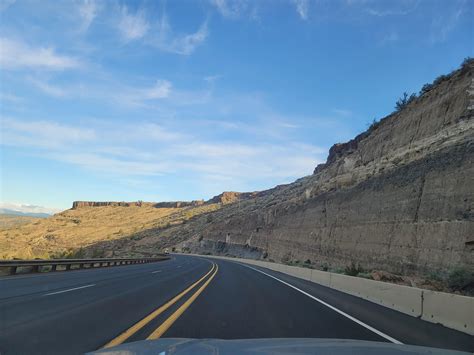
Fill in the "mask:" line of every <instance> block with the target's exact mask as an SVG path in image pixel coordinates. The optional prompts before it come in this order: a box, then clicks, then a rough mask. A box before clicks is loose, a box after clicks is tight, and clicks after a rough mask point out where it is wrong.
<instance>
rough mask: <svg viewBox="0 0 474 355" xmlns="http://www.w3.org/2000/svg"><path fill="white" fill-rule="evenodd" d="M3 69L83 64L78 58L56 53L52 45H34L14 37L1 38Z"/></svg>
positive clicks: (0, 57)
mask: <svg viewBox="0 0 474 355" xmlns="http://www.w3.org/2000/svg"><path fill="white" fill-rule="evenodd" d="M0 66H1V67H2V69H4V70H5V69H18V68H33V69H47V70H64V69H73V68H78V67H80V66H81V63H80V61H79V60H78V59H76V58H74V57H70V56H66V55H60V54H57V53H56V50H55V49H54V48H52V47H33V46H29V45H27V44H26V43H23V42H20V41H16V40H13V39H9V38H5V37H2V38H0Z"/></svg>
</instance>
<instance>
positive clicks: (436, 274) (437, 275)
mask: <svg viewBox="0 0 474 355" xmlns="http://www.w3.org/2000/svg"><path fill="white" fill-rule="evenodd" d="M427 277H428V279H429V280H433V281H443V277H442V276H441V274H440V273H439V272H437V271H430V272H429V273H428V275H427Z"/></svg>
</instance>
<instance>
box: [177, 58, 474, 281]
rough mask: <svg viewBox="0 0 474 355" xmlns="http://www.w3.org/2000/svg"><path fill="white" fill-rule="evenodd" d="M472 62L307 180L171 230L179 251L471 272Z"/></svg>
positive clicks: (333, 155) (340, 150)
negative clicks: (460, 269) (458, 268)
mask: <svg viewBox="0 0 474 355" xmlns="http://www.w3.org/2000/svg"><path fill="white" fill-rule="evenodd" d="M473 71H474V70H473V67H472V62H471V63H469V64H467V65H464V66H463V67H462V68H461V69H459V70H458V71H456V72H454V73H452V74H451V75H450V76H449V77H447V78H446V79H445V80H443V81H441V82H440V83H437V84H436V85H434V87H433V88H432V89H431V90H429V91H428V92H426V93H425V94H424V95H422V96H421V97H419V98H418V99H416V100H415V101H414V102H412V103H410V104H409V105H408V106H407V107H406V108H405V109H403V110H402V111H400V112H397V113H394V114H392V115H390V116H388V117H386V118H384V119H383V120H382V121H381V122H379V123H377V124H376V125H374V126H373V127H371V128H370V129H369V130H368V131H367V132H364V133H362V134H361V135H359V136H357V137H356V138H355V139H353V140H351V141H350V142H348V143H344V144H337V145H335V146H333V147H332V148H331V150H330V154H329V157H328V160H327V162H326V163H325V164H322V165H320V166H318V167H317V168H316V169H315V172H314V174H313V175H312V176H308V177H305V178H302V179H300V180H297V181H296V182H294V183H292V184H289V185H282V186H279V187H277V188H275V189H272V190H268V191H264V192H259V193H256V194H254V195H251V196H248V198H246V199H240V203H239V204H229V205H227V206H225V207H223V208H221V209H220V210H218V211H216V212H213V213H212V214H210V215H209V216H207V217H206V218H207V219H208V220H206V221H205V222H206V223H204V222H203V220H202V218H204V217H202V218H201V219H200V220H199V221H196V222H195V223H188V224H187V225H186V226H182V227H180V228H179V229H176V230H171V231H169V233H173V234H174V235H175V236H178V237H176V238H175V240H176V241H178V240H182V241H183V242H182V243H178V244H177V245H178V247H179V248H185V249H189V250H191V251H197V252H212V253H223V254H226V253H227V254H234V255H246V254H248V252H251V254H252V257H265V258H268V259H270V258H271V259H274V260H306V259H310V260H311V261H312V262H313V263H316V264H318V263H320V264H328V265H330V266H342V267H343V266H346V265H348V264H350V263H351V262H356V263H359V264H360V265H361V266H362V267H365V268H368V269H372V268H379V269H384V270H387V271H392V272H397V273H408V274H410V273H411V274H417V273H423V272H427V271H431V270H436V269H438V270H446V269H448V268H452V267H454V266H463V267H467V268H470V269H474V257H473V256H474V255H473V252H474V246H473V245H474V223H473V222H474V209H473V200H474V179H473V176H474V164H473V157H474V120H473V118H474V117H473V109H474V105H473V97H474V96H473V94H474V86H473V85H472V81H473Z"/></svg>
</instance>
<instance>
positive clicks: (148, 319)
mask: <svg viewBox="0 0 474 355" xmlns="http://www.w3.org/2000/svg"><path fill="white" fill-rule="evenodd" d="M218 269H219V267H218V266H217V265H216V264H214V263H213V264H212V268H211V269H210V270H209V271H208V273H207V274H205V275H204V276H203V277H201V278H200V279H199V280H197V281H196V282H195V283H193V284H192V285H191V286H189V287H188V288H187V289H185V290H184V291H183V292H181V293H180V294H178V295H177V296H175V297H174V298H173V299H171V300H170V301H168V302H166V303H165V304H164V305H162V306H161V307H159V308H157V309H156V310H154V311H153V312H151V313H150V314H149V315H147V316H146V317H145V318H143V319H142V320H141V321H139V322H138V323H136V324H134V325H133V326H132V327H130V328H129V329H127V330H126V331H124V332H123V333H122V334H120V335H119V336H118V337H116V338H114V339H112V340H111V341H109V342H108V343H107V344H105V345H104V347H103V348H104V349H105V348H110V347H112V346H117V345H119V344H122V343H123V342H124V341H126V340H127V339H128V338H130V337H131V336H132V335H134V334H135V333H137V332H138V331H139V330H140V329H142V328H143V327H144V326H146V325H147V324H148V323H150V322H151V321H152V320H153V319H155V318H156V317H158V316H159V315H160V314H162V313H163V312H164V311H166V310H167V309H168V308H170V307H171V306H172V305H174V304H175V303H176V302H178V301H179V300H180V299H181V298H183V297H184V296H185V295H186V294H187V293H189V292H190V291H191V290H193V289H194V288H195V287H196V286H197V285H199V283H201V282H202V281H203V280H204V279H205V278H206V277H208V276H209V275H210V274H211V273H212V275H211V277H209V279H208V280H207V281H206V282H205V283H204V284H203V285H202V286H201V287H200V288H199V289H198V290H197V291H196V292H195V293H194V294H193V295H192V296H191V297H190V298H189V299H188V300H187V301H186V302H185V303H183V304H182V305H181V307H179V308H178V309H177V310H176V311H175V312H174V313H173V314H172V315H171V316H170V317H169V318H168V319H166V320H165V321H164V322H163V323H162V324H161V325H160V326H159V327H158V328H157V329H156V330H155V331H154V332H153V333H151V334H150V335H149V336H148V338H147V339H158V338H159V337H161V336H162V335H163V334H164V333H165V332H166V331H167V330H168V329H169V328H170V327H171V326H172V325H173V323H174V322H176V320H177V319H178V318H179V317H180V316H181V315H182V314H183V313H184V312H185V311H186V309H188V307H189V306H190V305H191V304H192V303H193V302H194V301H195V300H196V298H197V297H198V296H199V295H200V294H201V293H202V291H204V289H205V288H206V287H207V286H208V285H209V283H210V282H211V281H212V279H213V278H214V276H216V274H217V270H218Z"/></svg>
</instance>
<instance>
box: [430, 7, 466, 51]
mask: <svg viewBox="0 0 474 355" xmlns="http://www.w3.org/2000/svg"><path fill="white" fill-rule="evenodd" d="M465 4H466V1H457V2H453V5H454V8H453V9H452V10H451V11H448V12H447V13H444V14H443V16H438V17H435V18H434V19H433V20H432V22H431V33H430V41H431V43H437V42H443V41H445V40H446V39H447V38H448V36H449V34H450V33H451V32H452V31H453V30H454V29H455V27H456V26H457V24H458V23H459V21H460V19H461V18H462V16H463V15H464V13H465V12H466V9H465Z"/></svg>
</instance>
